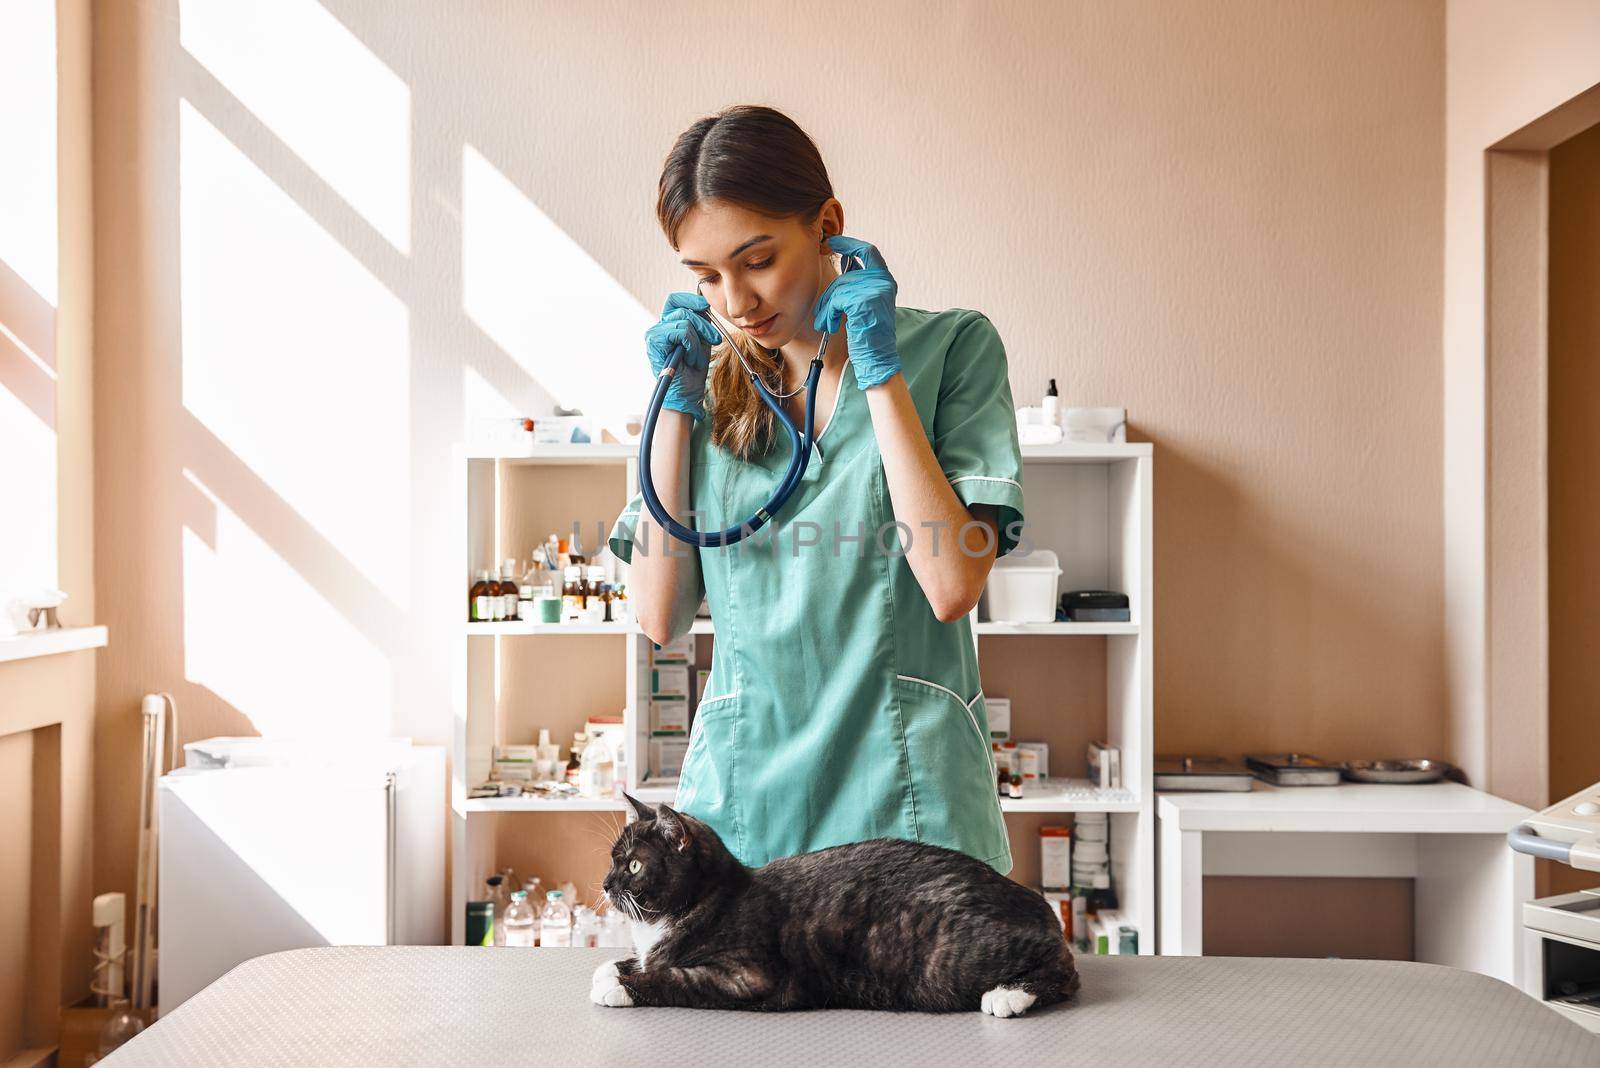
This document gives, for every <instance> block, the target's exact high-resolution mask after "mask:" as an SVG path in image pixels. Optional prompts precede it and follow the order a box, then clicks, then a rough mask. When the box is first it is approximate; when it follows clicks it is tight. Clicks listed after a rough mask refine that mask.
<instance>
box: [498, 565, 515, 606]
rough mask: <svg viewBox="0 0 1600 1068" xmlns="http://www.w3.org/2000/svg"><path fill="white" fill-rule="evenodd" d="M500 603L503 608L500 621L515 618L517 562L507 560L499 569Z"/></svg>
mask: <svg viewBox="0 0 1600 1068" xmlns="http://www.w3.org/2000/svg"><path fill="white" fill-rule="evenodd" d="M500 602H501V604H503V605H504V606H505V608H504V611H502V612H501V614H500V618H501V619H516V618H517V562H516V561H515V560H507V561H506V566H505V567H502V568H501V569H500Z"/></svg>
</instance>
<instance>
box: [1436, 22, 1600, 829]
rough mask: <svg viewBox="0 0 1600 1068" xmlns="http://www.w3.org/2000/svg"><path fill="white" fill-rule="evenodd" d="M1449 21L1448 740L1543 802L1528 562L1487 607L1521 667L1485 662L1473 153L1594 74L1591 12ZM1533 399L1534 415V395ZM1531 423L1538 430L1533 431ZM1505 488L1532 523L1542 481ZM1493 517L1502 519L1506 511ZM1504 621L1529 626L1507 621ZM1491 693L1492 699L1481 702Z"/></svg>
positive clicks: (1537, 605) (1525, 796)
mask: <svg viewBox="0 0 1600 1068" xmlns="http://www.w3.org/2000/svg"><path fill="white" fill-rule="evenodd" d="M1447 22H1448V26H1447V47H1446V54H1447V56H1448V62H1447V107H1446V120H1447V121H1446V141H1445V151H1446V175H1447V188H1446V194H1445V208H1446V211H1445V259H1444V278H1445V289H1444V300H1445V303H1444V390H1443V398H1444V530H1445V545H1444V568H1445V594H1446V610H1445V628H1446V630H1445V634H1446V646H1447V679H1448V688H1449V698H1450V707H1451V719H1450V749H1451V751H1452V752H1454V753H1455V754H1456V759H1457V761H1458V762H1460V763H1461V764H1463V765H1464V766H1465V767H1466V769H1467V771H1468V773H1469V774H1470V775H1471V777H1472V778H1473V780H1474V781H1475V782H1476V783H1477V785H1480V786H1483V787H1484V788H1486V789H1489V790H1491V791H1493V792H1494V793H1497V794H1500V795H1501V796H1505V797H1510V798H1512V799H1513V800H1516V801H1520V802H1521V803H1523V804H1527V805H1531V806H1533V807H1535V808H1542V807H1544V805H1546V804H1548V803H1549V798H1548V787H1547V781H1546V778H1547V770H1546V766H1545V765H1546V754H1547V745H1546V741H1545V738H1544V731H1545V724H1544V723H1543V722H1542V720H1543V718H1544V716H1543V713H1544V708H1543V706H1542V703H1541V702H1539V701H1538V700H1536V698H1537V697H1538V696H1539V695H1541V694H1542V688H1543V686H1544V683H1545V680H1544V678H1543V677H1542V675H1543V663H1544V656H1545V650H1544V644H1543V638H1542V633H1543V626H1544V619H1543V612H1544V606H1543V602H1542V600H1538V601H1534V600H1533V598H1534V597H1535V596H1536V594H1535V593H1533V592H1531V591H1532V590H1533V589H1534V584H1535V583H1537V582H1538V581H1542V574H1543V572H1542V570H1540V569H1537V568H1535V569H1534V570H1535V572H1536V574H1534V576H1533V582H1528V583H1523V584H1522V585H1521V586H1519V587H1517V589H1521V590H1523V591H1524V592H1523V593H1522V594H1518V593H1516V592H1515V590H1513V591H1511V592H1506V591H1502V600H1501V602H1500V606H1499V609H1498V611H1499V613H1500V617H1501V621H1502V622H1503V623H1504V624H1506V627H1505V629H1504V630H1502V631H1501V632H1500V633H1501V637H1500V639H1499V640H1500V655H1501V656H1503V657H1504V659H1505V661H1506V662H1507V663H1508V664H1511V665H1514V664H1518V663H1520V664H1522V665H1523V667H1522V669H1521V670H1523V671H1524V672H1528V673H1529V674H1527V675H1525V676H1524V677H1523V678H1521V679H1518V680H1517V681H1516V682H1515V683H1511V684H1508V683H1510V680H1506V679H1502V680H1501V683H1502V685H1498V686H1497V685H1496V683H1495V680H1493V679H1491V677H1490V671H1489V664H1490V644H1489V643H1490V634H1491V632H1492V631H1493V630H1494V628H1495V627H1496V623H1495V620H1494V619H1493V618H1491V613H1490V589H1491V583H1492V582H1493V581H1494V576H1493V575H1492V574H1491V573H1490V569H1489V567H1488V559H1489V553H1490V540H1489V537H1490V536H1489V529H1488V526H1487V523H1488V520H1489V517H1490V513H1489V500H1488V486H1489V472H1490V458H1489V452H1488V448H1489V445H1488V441H1489V433H1490V428H1489V394H1488V391H1487V383H1488V382H1489V381H1490V368H1489V367H1488V365H1487V361H1486V353H1487V338H1488V336H1489V334H1488V328H1489V316H1488V308H1487V306H1486V303H1485V292H1486V290H1487V287H1488V285H1489V283H1490V279H1489V277H1488V276H1487V274H1486V270H1485V266H1486V262H1487V259H1486V245H1485V234H1486V220H1488V219H1489V218H1490V216H1489V204H1488V201H1487V197H1486V188H1487V185H1486V174H1488V173H1489V171H1490V170H1491V168H1490V166H1489V162H1488V160H1487V159H1486V156H1485V153H1486V151H1487V150H1488V149H1489V148H1490V147H1491V146H1493V145H1495V144H1497V143H1498V142H1500V141H1501V140H1502V139H1504V138H1506V137H1507V136H1509V135H1511V134H1512V133H1514V132H1515V131H1518V130H1520V129H1521V128H1523V127H1524V126H1526V125H1528V124H1529V123H1532V122H1534V121H1535V120H1537V119H1539V118H1540V117H1541V116H1544V115H1545V114H1547V113H1549V112H1551V111H1553V110H1554V109H1556V108H1557V107H1559V106H1560V105H1562V104H1563V103H1565V102H1567V101H1568V100H1570V99H1572V98H1573V97H1576V96H1578V95H1579V94H1580V93H1583V92H1584V91H1585V90H1587V89H1589V88H1590V87H1591V86H1593V85H1595V84H1596V83H1597V82H1600V7H1597V6H1596V5H1594V4H1592V3H1588V2H1586V0H1536V2H1529V3H1520V4H1503V3H1498V2H1496V0H1450V3H1449V7H1448V20H1447ZM1499 163H1500V164H1502V165H1504V166H1502V167H1499V168H1497V169H1499V170H1501V172H1502V174H1504V175H1505V177H1507V178H1508V179H1509V181H1511V182H1515V180H1516V178H1517V174H1516V166H1515V165H1516V163H1517V161H1516V160H1515V159H1503V160H1500V161H1499ZM1506 171H1509V172H1510V173H1509V174H1506V173H1505V172H1506ZM1507 192H1508V193H1509V192H1510V191H1509V190H1508V191H1507ZM1507 203H1508V204H1509V205H1510V206H1512V207H1514V206H1515V204H1516V203H1517V200H1516V199H1515V198H1514V196H1508V197H1507ZM1535 225H1536V226H1537V225H1538V224H1537V223H1535ZM1539 234H1540V236H1541V237H1542V230H1541V231H1540V232H1539ZM1538 266H1539V265H1538V264H1537V263H1535V264H1534V269H1537V268H1538ZM1539 332H1540V333H1541V334H1542V330H1540V331H1539ZM1526 379H1527V375H1526V374H1524V375H1523V377H1522V380H1523V381H1524V382H1526ZM1536 400H1537V398H1536ZM1534 408H1535V410H1536V411H1537V413H1538V414H1537V417H1538V418H1542V411H1543V408H1542V401H1539V402H1538V403H1537V404H1535V405H1534ZM1500 429H1502V430H1511V431H1515V427H1510V428H1507V427H1501V428H1500ZM1537 429H1538V433H1539V434H1540V435H1542V433H1543V428H1542V426H1540V427H1538V428H1537ZM1530 433H1531V430H1530ZM1510 446H1511V447H1513V448H1518V449H1521V450H1522V451H1523V452H1525V453H1527V454H1528V455H1529V456H1532V457H1533V460H1532V463H1533V465H1534V468H1535V469H1537V466H1538V465H1539V464H1542V462H1543V456H1544V453H1543V440H1542V437H1541V438H1540V439H1539V440H1536V441H1527V440H1513V441H1512V442H1511V443H1510ZM1541 473H1542V472H1541ZM1510 488H1511V489H1512V491H1513V492H1517V491H1519V490H1522V491H1526V490H1528V489H1530V488H1537V490H1538V492H1537V493H1536V494H1534V497H1533V499H1534V501H1535V511H1537V512H1539V513H1540V515H1539V517H1538V519H1539V522H1541V523H1542V504H1543V496H1542V482H1540V483H1539V484H1538V485H1537V486H1535V482H1534V480H1530V479H1528V478H1521V479H1519V480H1518V482H1517V483H1516V484H1515V485H1514V486H1512V487H1510ZM1500 515H1501V519H1502V521H1503V520H1505V519H1506V518H1507V517H1506V516H1505V515H1504V513H1503V512H1502V513H1500ZM1541 535H1542V531H1529V530H1528V529H1526V528H1519V529H1512V530H1509V531H1503V533H1502V539H1503V540H1504V539H1507V538H1519V539H1522V540H1524V541H1528V546H1527V547H1528V549H1529V551H1530V553H1537V552H1542V548H1543V543H1542V537H1541ZM1530 539H1531V540H1530ZM1501 547H1502V548H1506V547H1507V546H1506V545H1504V544H1502V545H1501ZM1514 620H1519V621H1520V620H1529V621H1530V622H1529V625H1527V626H1523V627H1521V628H1520V629H1519V628H1516V627H1514V626H1513V625H1512V624H1513V621H1514ZM1503 674H1504V672H1503ZM1491 693H1495V694H1498V695H1499V696H1498V698H1497V699H1496V700H1491V696H1490V695H1491ZM1523 737H1527V738H1531V739H1533V740H1534V743H1535V744H1533V745H1531V746H1519V745H1518V744H1517V739H1519V738H1523Z"/></svg>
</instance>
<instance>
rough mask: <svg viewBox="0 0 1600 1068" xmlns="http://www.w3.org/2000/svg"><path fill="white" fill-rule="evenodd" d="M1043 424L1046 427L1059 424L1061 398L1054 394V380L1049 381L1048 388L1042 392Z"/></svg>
mask: <svg viewBox="0 0 1600 1068" xmlns="http://www.w3.org/2000/svg"><path fill="white" fill-rule="evenodd" d="M1044 422H1045V425H1046V426H1058V425H1060V423H1061V397H1060V395H1059V394H1057V393H1056V380H1055V379H1053V378H1052V379H1051V380H1050V386H1049V388H1048V389H1046V390H1045V391H1044Z"/></svg>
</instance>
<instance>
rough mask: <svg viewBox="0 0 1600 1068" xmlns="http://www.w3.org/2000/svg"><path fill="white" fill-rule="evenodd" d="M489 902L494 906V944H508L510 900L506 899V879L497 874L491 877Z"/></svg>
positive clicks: (489, 881) (489, 880)
mask: <svg viewBox="0 0 1600 1068" xmlns="http://www.w3.org/2000/svg"><path fill="white" fill-rule="evenodd" d="M488 883H489V900H490V901H491V902H492V903H493V904H494V944H495V945H497V946H503V945H505V944H506V924H505V918H506V906H507V905H509V904H510V903H511V902H510V899H509V898H508V897H506V877H505V876H504V875H500V874H499V873H496V874H494V875H491V876H489V879H488Z"/></svg>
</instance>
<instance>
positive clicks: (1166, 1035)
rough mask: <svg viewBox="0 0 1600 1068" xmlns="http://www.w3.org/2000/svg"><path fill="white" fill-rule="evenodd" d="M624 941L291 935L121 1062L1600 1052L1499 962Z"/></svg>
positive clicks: (1590, 1055)
mask: <svg viewBox="0 0 1600 1068" xmlns="http://www.w3.org/2000/svg"><path fill="white" fill-rule="evenodd" d="M625 955H626V953H625V952H624V951H621V950H615V949H552V950H542V949H535V950H520V949H468V948H451V947H445V946H390V947H357V946H350V947H334V948H327V949H301V950H293V951H290V952H287V953H275V954H272V955H270V956H266V957H259V958H257V959H255V960H252V961H247V962H246V963H244V964H242V965H240V966H239V967H237V968H235V969H234V970H233V971H231V972H229V973H228V974H227V975H225V976H223V977H222V978H221V979H219V980H218V981H217V982H215V983H213V984H212V985H211V986H209V987H207V988H206V989H205V990H203V991H201V992H200V993H199V994H197V995H195V996H194V997H193V998H191V999H190V1000H189V1001H187V1002H185V1003H184V1004H183V1005H180V1006H178V1008H177V1009H175V1010H174V1011H173V1012H172V1013H171V1014H169V1015H168V1016H165V1017H163V1018H162V1019H161V1020H160V1021H158V1022H157V1023H156V1024H155V1025H154V1026H153V1027H151V1028H149V1029H148V1030H146V1031H145V1032H144V1033H143V1034H141V1035H139V1036H138V1037H137V1038H135V1039H134V1040H133V1041H132V1042H130V1043H129V1044H128V1045H126V1046H124V1047H123V1048H122V1049H121V1050H118V1051H117V1053H116V1054H114V1055H113V1056H112V1057H111V1058H110V1059H109V1060H108V1061H106V1062H103V1063H108V1064H111V1065H114V1066H115V1068H130V1066H134V1065H142V1064H160V1065H171V1064H196V1065H228V1064H249V1065H276V1064H293V1065H307V1064H314V1065H333V1064H352V1065H401V1064H405V1065H410V1064H419V1065H420V1064H426V1065H434V1064H459V1065H469V1066H470V1065H495V1066H497V1068H498V1066H501V1065H507V1064H545V1063H548V1064H562V1065H572V1066H576V1068H594V1066H602V1065H639V1066H645V1065H658V1064H659V1065H669V1066H670V1065H679V1064H690V1065H695V1066H697V1068H698V1066H701V1065H740V1066H745V1068H749V1066H760V1068H769V1066H776V1065H805V1066H806V1068H817V1066H827V1065H836V1064H838V1065H845V1064H854V1065H865V1066H870V1068H883V1066H887V1065H902V1064H904V1065H917V1066H918V1068H933V1066H942V1065H947V1064H951V1065H953V1064H961V1065H971V1066H979V1065H1017V1064H1025V1063H1026V1064H1044V1065H1079V1064H1082V1065H1096V1066H1107V1065H1162V1066H1164V1068H1171V1066H1174V1065H1185V1064H1227V1065H1244V1064H1271V1065H1276V1066H1287V1065H1321V1064H1340V1065H1358V1064H1359V1065H1373V1064H1406V1065H1423V1064H1427V1065H1476V1064H1483V1065H1519V1066H1520V1065H1586V1066H1591V1068H1593V1066H1600V1036H1595V1035H1591V1034H1589V1033H1588V1032H1586V1031H1584V1030H1583V1029H1582V1028H1581V1027H1579V1026H1578V1025H1577V1024H1574V1023H1572V1022H1571V1021H1570V1020H1566V1019H1564V1018H1562V1017H1561V1016H1559V1015H1557V1014H1556V1013H1555V1012H1553V1011H1551V1010H1550V1009H1547V1008H1545V1007H1544V1006H1543V1005H1540V1004H1539V1003H1538V1002H1536V1001H1534V1000H1533V999H1531V998H1529V997H1528V996H1527V995H1525V994H1523V993H1522V992H1520V991H1518V990H1517V989H1515V988H1514V987H1511V986H1509V985H1507V984H1505V983H1502V982H1499V981H1498V980H1495V979H1490V978H1487V977H1486V976H1482V975H1477V974H1474V973H1471V972H1463V971H1457V970H1455V969H1452V968H1442V967H1438V966H1435V965H1430V964H1411V963H1405V962H1396V961H1356V960H1291V959H1268V958H1250V957H1086V958H1083V959H1081V960H1080V961H1079V966H1080V970H1081V972H1082V974H1083V991H1082V993H1081V994H1080V995H1079V998H1078V1000H1077V1001H1076V1002H1075V1003H1070V1004H1067V1005H1057V1006H1052V1007H1050V1008H1047V1009H1042V1010H1039V1011H1036V1012H1033V1013H1029V1014H1028V1015H1025V1016H1021V1017H1017V1018H1013V1019H1006V1020H1000V1019H995V1018H993V1017H990V1016H986V1015H983V1014H982V1013H979V1012H977V1011H973V1012H964V1013H953V1014H949V1015H928V1014H921V1013H888V1012H863V1011H843V1010H829V1011H820V1012H801V1013H755V1012H728V1011H709V1010H694V1009H659V1008H657V1009H650V1008H629V1009H608V1008H602V1007H601V1006H598V1005H595V1004H593V1003H592V1002H590V1000H589V978H590V975H591V973H592V972H593V971H594V969H595V966H596V965H598V964H599V963H600V962H602V961H605V960H609V959H614V958H617V957H620V956H625Z"/></svg>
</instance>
